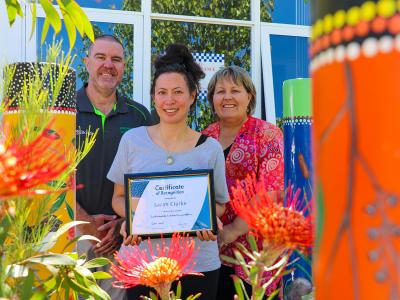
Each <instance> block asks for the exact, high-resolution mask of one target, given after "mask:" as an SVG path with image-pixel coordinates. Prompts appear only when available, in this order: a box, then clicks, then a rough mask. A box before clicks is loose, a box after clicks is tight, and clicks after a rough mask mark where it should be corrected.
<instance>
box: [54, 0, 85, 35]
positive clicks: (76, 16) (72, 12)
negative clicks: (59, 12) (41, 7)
mask: <svg viewBox="0 0 400 300" xmlns="http://www.w3.org/2000/svg"><path fill="white" fill-rule="evenodd" d="M61 2H62V6H63V7H64V9H65V13H66V14H68V15H69V16H70V17H71V20H72V21H73V22H74V24H75V26H76V29H77V30H78V32H79V34H80V35H81V36H82V37H83V35H84V25H83V22H82V21H81V20H82V15H81V12H80V11H79V8H80V7H79V5H78V4H77V3H76V2H75V1H71V0H67V1H65V0H62V1H61ZM58 3H60V1H58ZM82 12H83V11H82Z"/></svg>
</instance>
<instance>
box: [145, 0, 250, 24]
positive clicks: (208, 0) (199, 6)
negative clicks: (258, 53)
mask: <svg viewBox="0 0 400 300" xmlns="http://www.w3.org/2000/svg"><path fill="white" fill-rule="evenodd" d="M152 6H153V7H152V11H153V12H156V13H164V14H176V15H187V16H201V17H211V18H223V19H238V20H250V0H189V1H188V0H173V1H153V2H152Z"/></svg>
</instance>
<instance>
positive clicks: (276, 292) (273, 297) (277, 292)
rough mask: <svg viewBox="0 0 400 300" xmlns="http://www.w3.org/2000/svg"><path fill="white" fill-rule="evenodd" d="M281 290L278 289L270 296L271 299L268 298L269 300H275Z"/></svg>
mask: <svg viewBox="0 0 400 300" xmlns="http://www.w3.org/2000/svg"><path fill="white" fill-rule="evenodd" d="M279 291H280V289H276V290H275V291H273V292H272V293H271V295H269V297H268V298H267V300H273V299H275V296H276V295H278V294H279Z"/></svg>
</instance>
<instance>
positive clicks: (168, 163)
mask: <svg viewBox="0 0 400 300" xmlns="http://www.w3.org/2000/svg"><path fill="white" fill-rule="evenodd" d="M171 154H172V153H170V152H168V155H167V160H166V163H167V165H172V164H173V163H174V158H173V157H172V155H171Z"/></svg>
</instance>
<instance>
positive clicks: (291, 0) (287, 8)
mask: <svg viewBox="0 0 400 300" xmlns="http://www.w3.org/2000/svg"><path fill="white" fill-rule="evenodd" d="M310 2H311V1H305V0H286V1H274V0H261V21H263V22H273V23H285V24H296V25H311V13H310Z"/></svg>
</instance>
